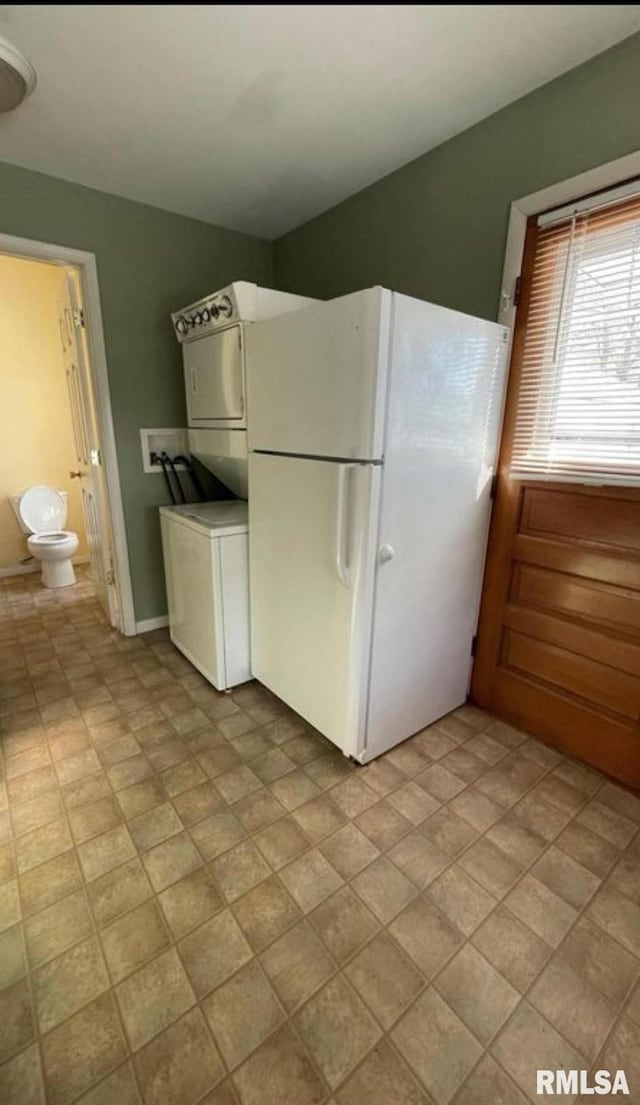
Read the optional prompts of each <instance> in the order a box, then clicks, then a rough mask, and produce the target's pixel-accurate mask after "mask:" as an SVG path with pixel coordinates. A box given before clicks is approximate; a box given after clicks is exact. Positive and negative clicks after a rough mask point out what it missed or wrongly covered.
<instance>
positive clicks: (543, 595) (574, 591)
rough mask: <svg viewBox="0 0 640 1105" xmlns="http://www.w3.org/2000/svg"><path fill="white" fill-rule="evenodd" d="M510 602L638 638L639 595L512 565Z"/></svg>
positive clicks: (629, 591) (528, 566)
mask: <svg viewBox="0 0 640 1105" xmlns="http://www.w3.org/2000/svg"><path fill="white" fill-rule="evenodd" d="M510 597H511V601H512V602H515V603H519V604H521V605H523V606H540V607H543V608H544V609H546V610H554V611H556V612H557V613H564V614H572V615H575V616H576V617H579V618H582V619H584V620H585V621H594V622H599V623H602V624H605V625H608V626H610V627H612V628H618V629H623V630H625V631H627V632H631V633H635V634H638V635H640V592H633V591H631V590H623V589H622V588H614V587H611V586H609V585H607V584H603V583H601V582H600V581H599V580H585V579H575V577H572V576H571V575H569V574H568V573H566V572H560V571H557V572H551V571H548V570H547V569H543V568H535V567H532V566H531V565H529V564H518V563H517V561H516V562H515V570H514V573H513V577H512V586H511V595H510Z"/></svg>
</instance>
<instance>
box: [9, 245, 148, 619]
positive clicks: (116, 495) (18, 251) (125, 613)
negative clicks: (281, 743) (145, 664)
mask: <svg viewBox="0 0 640 1105" xmlns="http://www.w3.org/2000/svg"><path fill="white" fill-rule="evenodd" d="M0 253H6V254H9V255H10V256H13V257H24V258H27V259H30V260H32V261H49V262H50V263H54V264H56V263H57V264H59V265H74V266H76V267H77V268H78V270H79V272H80V280H81V284H82V295H83V299H84V302H85V304H86V307H87V342H88V345H89V368H90V372H91V378H92V383H93V386H94V390H95V397H96V413H97V416H98V421H99V430H100V446H101V448H102V453H103V460H104V473H105V481H106V484H107V494H108V496H109V513H110V515H111V529H112V533H113V552H114V557H115V562H116V564H115V567H116V587H117V591H118V598H119V609H120V620H121V625H119V626H118V627H117V628H118V629H119V630H120V632H121V633H124V634H125V635H126V636H128V637H130V636H133V635H134V634H135V633H136V632H137V630H136V618H135V611H134V606H133V590H132V587H131V571H130V567H129V550H128V546H127V535H126V530H125V525H124V509H123V506H122V489H121V485H120V471H119V468H118V454H117V452H116V440H115V434H114V429H113V416H112V412H111V395H110V392H109V374H108V370H107V355H106V349H105V344H104V332H103V328H102V311H101V309H100V288H99V284H98V268H97V265H96V258H95V254H93V253H86V252H85V251H84V250H79V249H69V248H67V247H66V246H59V245H54V244H52V243H49V242H38V241H35V240H32V239H29V238H16V237H13V236H12V235H10V234H0Z"/></svg>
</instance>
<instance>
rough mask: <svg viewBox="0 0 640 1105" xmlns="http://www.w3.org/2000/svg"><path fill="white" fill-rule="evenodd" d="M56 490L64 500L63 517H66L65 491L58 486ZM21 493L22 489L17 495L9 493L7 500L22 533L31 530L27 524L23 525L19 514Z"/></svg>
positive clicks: (28, 532) (30, 531)
mask: <svg viewBox="0 0 640 1105" xmlns="http://www.w3.org/2000/svg"><path fill="white" fill-rule="evenodd" d="M56 490H57V491H58V495H59V496H60V498H61V499H62V500H63V502H64V508H65V518H66V516H67V492H66V491H60V489H59V488H56ZM23 495H24V491H22V492H21V493H20V494H19V495H10V496H9V501H10V502H11V506H12V507H13V513H14V514H15V516H16V521H17V523H18V525H19V526H20V529H21V530H22V532H23V533H26V534H30V533H32V532H33V531H32V530H30V529H29V527H28V526H27V525H25V523H24V522H23V520H22V515H21V514H20V500H21V498H22V496H23ZM65 524H66V523H65Z"/></svg>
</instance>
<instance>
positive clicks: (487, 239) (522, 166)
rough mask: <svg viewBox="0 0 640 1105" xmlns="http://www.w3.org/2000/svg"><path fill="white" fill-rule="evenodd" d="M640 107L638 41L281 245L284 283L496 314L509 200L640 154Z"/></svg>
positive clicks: (279, 277) (279, 267) (295, 288)
mask: <svg viewBox="0 0 640 1105" xmlns="http://www.w3.org/2000/svg"><path fill="white" fill-rule="evenodd" d="M639 103H640V34H638V35H634V36H632V37H631V38H628V39H626V40H625V41H624V42H622V43H620V44H619V45H617V46H615V47H614V48H613V49H611V50H608V51H606V52H605V53H603V54H600V55H598V56H597V57H595V58H593V59H591V60H590V61H588V62H586V63H585V64H584V65H581V66H579V67H578V68H577V69H573V70H571V71H570V72H569V73H566V74H565V75H564V76H562V77H559V78H558V79H557V80H554V81H551V82H550V83H549V84H547V85H544V86H543V87H542V88H539V89H538V90H537V91H535V92H532V93H530V94H529V95H528V96H525V97H523V99H521V100H518V101H517V102H516V103H513V104H510V105H509V106H508V107H506V108H504V109H503V110H502V111H499V112H497V113H496V114H495V115H492V116H491V117H489V118H488V119H485V120H483V121H482V122H481V123H478V124H477V125H476V126H474V127H472V128H471V129H469V130H467V131H465V132H464V133H463V134H460V135H458V136H456V137H455V138H452V139H451V140H450V141H448V142H446V143H444V144H443V145H441V146H439V147H438V148H436V149H434V150H432V151H430V152H429V153H427V154H425V155H424V156H422V157H420V158H418V159H417V160H416V161H413V162H411V163H410V164H408V165H406V166H404V168H402V169H399V170H398V171H396V172H394V173H391V174H390V175H389V176H387V177H385V178H384V179H383V180H381V181H378V182H377V183H376V184H373V185H371V186H370V187H368V188H366V189H364V191H362V192H359V193H358V194H357V195H355V196H352V197H351V198H350V199H348V200H346V201H344V202H343V203H341V204H339V205H338V206H337V207H334V208H333V209H332V210H330V211H328V212H326V213H325V214H323V215H320V216H319V217H317V218H315V219H313V220H312V221H311V222H309V223H307V224H305V225H304V226H303V227H300V228H299V229H298V230H294V231H292V232H291V233H290V234H287V235H286V236H285V237H283V238H281V239H279V241H277V242H276V243H275V254H274V262H275V276H276V283H277V286H278V287H279V288H283V289H286V290H288V291H292V292H299V293H302V294H306V295H315V296H320V297H324V298H328V297H330V296H335V295H342V294H345V293H347V292H350V291H354V290H356V289H357V288H363V287H369V286H371V285H373V284H381V285H383V286H386V287H390V288H394V289H396V290H398V291H401V292H405V293H407V294H411V295H416V296H420V297H422V298H424V299H428V300H432V301H433V302H435V303H441V304H443V305H445V306H447V307H453V308H457V309H459V310H462V311H468V312H470V313H472V314H475V315H480V316H483V317H485V318H495V317H496V311H497V306H498V296H499V286H500V277H501V272H502V263H503V259H504V248H505V241H506V231H507V219H508V213H509V206H510V204H511V202H512V200H514V199H517V198H518V197H520V196H524V195H527V194H528V193H529V192H535V191H537V190H538V189H539V188H543V187H545V186H547V185H549V184H553V183H555V182H557V181H561V180H566V179H567V178H569V177H572V176H574V175H575V174H576V173H580V172H583V171H585V170H586V169H589V168H592V167H593V166H596V165H599V164H603V163H604V162H606V161H611V160H613V159H615V158H617V157H621V156H622V155H623V154H627V153H630V152H631V151H633V150H637V149H638V148H640V114H639V113H638V105H639ZM435 110H437V107H436V108H435Z"/></svg>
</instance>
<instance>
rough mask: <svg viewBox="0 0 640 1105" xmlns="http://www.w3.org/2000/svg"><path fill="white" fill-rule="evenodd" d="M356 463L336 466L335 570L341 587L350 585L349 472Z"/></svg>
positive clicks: (355, 466)
mask: <svg viewBox="0 0 640 1105" xmlns="http://www.w3.org/2000/svg"><path fill="white" fill-rule="evenodd" d="M357 467H358V466H357V464H340V465H339V466H338V496H337V510H336V550H335V560H336V571H337V573H338V579H339V580H340V582H341V584H342V586H343V587H351V566H350V564H349V543H350V542H349V538H350V533H349V509H348V508H349V473H350V472H351V471H352V469H353V468H357Z"/></svg>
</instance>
